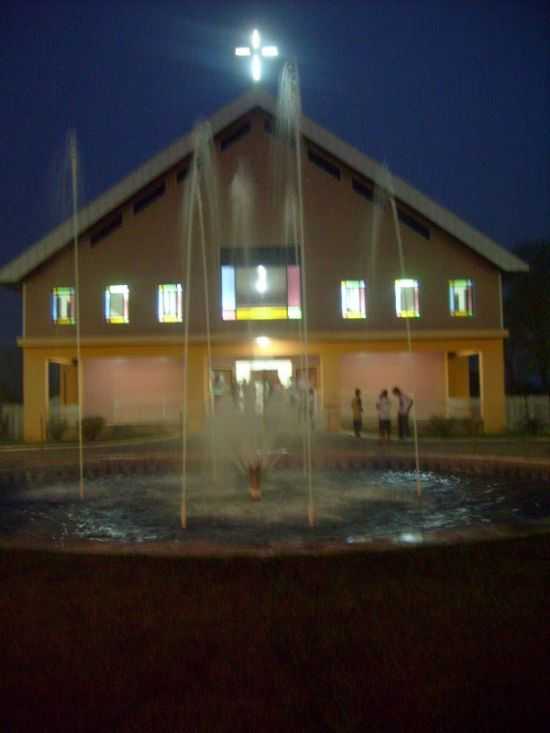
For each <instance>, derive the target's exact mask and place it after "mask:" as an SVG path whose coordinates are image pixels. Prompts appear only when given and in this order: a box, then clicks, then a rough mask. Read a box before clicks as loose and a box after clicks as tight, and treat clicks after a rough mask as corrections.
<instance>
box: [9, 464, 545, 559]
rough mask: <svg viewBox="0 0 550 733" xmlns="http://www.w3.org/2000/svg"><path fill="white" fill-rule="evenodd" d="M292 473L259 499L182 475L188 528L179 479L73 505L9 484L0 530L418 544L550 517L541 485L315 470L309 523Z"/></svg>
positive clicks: (109, 484)
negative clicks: (315, 513) (314, 510)
mask: <svg viewBox="0 0 550 733" xmlns="http://www.w3.org/2000/svg"><path fill="white" fill-rule="evenodd" d="M300 478H301V475H300V473H299V472H292V471H280V472H278V471H274V472H273V474H272V475H271V478H270V479H268V480H266V483H265V488H264V492H263V498H262V501H261V502H251V501H250V500H249V498H248V491H247V487H246V486H245V485H244V484H243V481H242V478H241V477H240V476H238V475H237V474H236V475H235V476H234V477H231V476H224V477H223V482H219V483H215V482H214V483H213V482H211V481H207V480H205V479H204V477H201V476H193V477H190V482H189V525H188V528H187V530H185V531H182V530H181V528H180V525H179V477H178V476H177V475H175V474H174V475H172V476H170V475H166V476H157V477H151V476H120V477H109V478H108V479H107V478H105V479H98V480H95V481H90V482H89V484H88V486H89V491H88V498H87V500H86V501H85V502H81V501H80V500H78V498H75V494H76V496H77V495H78V492H75V487H74V485H70V484H61V483H60V484H55V485H52V486H49V487H34V488H32V489H31V490H21V491H12V492H11V493H8V494H4V495H3V496H2V497H1V498H0V537H1V536H4V537H10V536H11V537H13V536H17V537H30V538H41V539H44V540H49V541H53V542H58V543H64V542H66V541H68V540H70V539H71V538H74V539H82V540H90V541H94V542H114V543H117V542H126V543H150V542H170V541H173V542H176V543H182V544H184V543H188V542H195V541H197V540H200V541H210V542H217V543H228V544H252V545H261V544H269V543H272V542H275V543H280V542H289V543H300V542H304V541H311V540H315V541H336V542H342V543H345V544H348V545H350V544H359V543H364V542H369V541H372V540H375V539H377V538H381V537H388V538H391V539H392V541H394V542H398V543H403V544H419V543H421V542H423V541H424V539H425V536H426V533H430V532H445V531H451V532H452V531H460V529H464V528H472V527H487V526H492V525H495V526H496V525H507V526H515V527H522V526H523V527H524V526H528V525H530V524H532V523H544V522H548V521H550V496H549V492H548V490H547V488H546V487H544V486H543V485H542V484H540V485H537V484H534V483H532V482H523V483H519V482H517V481H514V482H513V483H506V482H505V481H504V480H496V479H495V480H491V481H490V482H488V481H487V479H486V478H480V477H458V476H452V475H446V476H440V475H438V474H435V473H429V472H424V473H422V474H421V477H420V480H421V482H422V487H423V490H422V496H421V497H420V498H419V497H417V496H416V476H415V474H414V472H406V471H358V472H343V473H342V472H336V471H335V472H332V473H330V472H327V473H323V474H318V475H314V478H313V480H314V485H315V492H316V496H317V497H318V509H319V524H318V526H317V527H315V528H310V527H308V526H307V515H306V511H305V506H304V497H303V493H302V492H301V491H299V490H297V489H296V486H297V485H299V484H300Z"/></svg>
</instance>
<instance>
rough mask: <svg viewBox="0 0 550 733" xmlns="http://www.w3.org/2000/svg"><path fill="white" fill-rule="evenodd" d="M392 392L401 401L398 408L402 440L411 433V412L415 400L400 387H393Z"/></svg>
mask: <svg viewBox="0 0 550 733" xmlns="http://www.w3.org/2000/svg"><path fill="white" fill-rule="evenodd" d="M392 394H394V395H395V396H396V397H397V399H398V402H399V406H398V409H397V429H398V433H399V439H400V440H402V439H403V438H408V437H409V436H410V434H411V430H410V427H409V412H410V411H411V407H412V405H413V401H412V399H411V398H410V397H409V395H407V394H405V393H404V392H402V391H401V390H400V389H399V387H394V388H393V389H392Z"/></svg>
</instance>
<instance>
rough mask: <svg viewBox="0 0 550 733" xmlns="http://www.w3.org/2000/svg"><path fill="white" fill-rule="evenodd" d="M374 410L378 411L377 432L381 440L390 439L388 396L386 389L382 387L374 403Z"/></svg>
mask: <svg viewBox="0 0 550 733" xmlns="http://www.w3.org/2000/svg"><path fill="white" fill-rule="evenodd" d="M376 411H377V413H378V434H379V436H380V440H381V441H387V440H389V439H390V433H391V420H390V398H389V397H388V390H387V389H383V390H382V391H381V392H380V394H379V396H378V401H377V403H376Z"/></svg>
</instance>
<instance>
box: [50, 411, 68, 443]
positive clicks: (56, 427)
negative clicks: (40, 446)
mask: <svg viewBox="0 0 550 733" xmlns="http://www.w3.org/2000/svg"><path fill="white" fill-rule="evenodd" d="M65 430H67V421H66V420H65V418H63V417H58V416H54V417H50V418H49V420H48V439H49V440H56V441H58V440H61V438H62V437H63V434H64V433H65Z"/></svg>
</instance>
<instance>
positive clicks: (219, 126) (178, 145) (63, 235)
mask: <svg viewBox="0 0 550 733" xmlns="http://www.w3.org/2000/svg"><path fill="white" fill-rule="evenodd" d="M255 107H260V108H262V109H264V110H265V111H267V112H269V113H270V114H271V115H273V116H275V115H276V102H275V100H274V99H273V97H271V96H270V95H269V94H266V93H265V92H263V91H260V90H256V89H254V90H253V91H251V92H248V93H247V94H244V95H243V96H241V97H239V98H238V99H237V100H236V101H234V102H232V103H231V104H228V105H226V106H225V107H223V108H222V109H220V110H218V111H217V112H216V113H215V114H214V115H213V116H212V117H211V118H210V119H209V122H210V125H211V128H212V134H213V135H216V134H218V133H219V132H221V131H222V130H223V129H225V128H226V127H228V126H229V125H230V124H231V123H232V122H234V121H235V120H237V119H238V118H239V117H242V116H243V115H244V114H246V113H247V112H249V111H250V110H251V109H253V108H255ZM301 130H302V134H303V135H304V136H305V137H306V138H308V139H309V140H310V141H311V142H313V143H315V144H316V145H318V146H319V148H322V149H324V150H326V151H327V152H328V153H330V154H331V155H333V156H334V157H335V158H337V159H339V160H340V161H341V162H342V163H345V164H346V165H347V166H349V167H350V168H352V169H353V170H354V171H356V172H357V173H360V174H362V175H363V176H365V177H366V178H369V179H371V180H372V181H374V182H375V183H378V184H380V185H381V186H383V187H385V186H387V182H388V171H387V169H386V168H385V167H384V166H382V165H381V164H379V163H377V162H376V161H374V160H372V159H371V158H369V157H367V156H366V155H364V154H363V153H361V152H359V151H358V150H356V149H355V148H353V147H352V146H351V145H348V144H347V143H345V142H344V141H343V140H340V139H339V138H337V137H336V136H335V135H333V134H332V133H330V132H329V131H328V130H325V129H324V128H322V127H321V126H320V125H318V124H316V123H315V122H313V120H310V119H309V118H308V117H306V116H305V115H302V121H301ZM192 151H193V135H192V133H188V134H187V135H185V136H184V137H181V138H179V139H178V140H176V141H175V142H174V143H172V145H170V146H169V147H167V148H166V149H165V150H163V151H161V152H160V153H158V154H157V155H155V156H154V157H153V158H150V159H149V160H148V161H146V162H145V163H143V165H141V166H139V168H136V170H134V171H133V172H132V173H130V174H129V175H128V176H126V177H125V178H123V179H122V180H121V181H120V182H119V183H117V184H115V185H114V186H112V187H111V188H110V189H108V190H107V191H106V192H105V193H103V194H102V195H101V196H99V197H98V198H97V199H95V200H94V201H92V202H91V203H90V204H88V205H87V206H85V207H84V208H82V209H80V211H79V213H78V229H79V234H81V233H83V232H84V231H86V230H87V229H89V228H90V227H92V226H93V225H94V224H96V223H97V222H98V221H100V220H101V219H103V218H104V217H105V216H106V215H108V214H109V213H110V212H112V211H113V210H114V209H116V208H118V207H119V206H121V205H122V204H123V203H124V202H125V201H127V200H128V199H129V198H130V197H131V196H133V195H135V194H136V193H138V192H139V191H140V190H141V189H143V188H144V187H145V186H147V185H148V184H149V183H150V182H151V181H152V180H154V179H155V178H158V177H159V176H161V175H162V174H163V173H165V172H166V171H167V170H169V169H170V168H172V167H173V166H175V165H177V163H178V162H180V161H181V160H183V159H184V158H186V157H187V156H189V155H190V154H191V153H192ZM391 184H392V188H393V194H394V196H395V197H396V199H398V200H400V201H402V202H403V203H405V204H406V205H408V206H409V207H410V208H412V209H414V210H415V211H417V212H418V213H419V214H422V215H423V216H424V217H426V219H428V220H429V221H431V222H433V223H434V224H436V225H437V226H439V227H440V228H441V229H443V230H445V231H447V232H448V233H450V234H452V235H453V236H454V237H456V238H457V239H458V240H459V241H461V242H463V243H464V244H465V245H467V246H468V247H470V248H471V249H472V250H474V251H475V252H477V253H478V254H480V255H481V256H482V257H484V258H485V259H487V260H489V261H490V262H492V263H493V264H494V265H496V267H498V268H500V269H501V270H504V271H505V272H514V271H527V270H528V269H529V267H528V265H527V264H526V263H524V262H523V261H522V260H520V259H519V258H518V257H515V256H514V255H513V254H511V253H510V252H508V250H506V249H504V248H503V247H501V246H499V245H498V244H497V243H496V242H494V241H493V240H492V239H489V237H487V236H485V235H484V234H482V233H481V232H479V231H478V230H476V229H474V228H473V227H471V226H470V225H469V224H467V223H466V222H464V221H462V220H461V219H459V218H458V217H457V216H455V215H454V214H452V213H451V212H450V211H448V210H447V209H445V208H443V207H442V206H439V205H438V204H436V203H435V202H434V201H432V200H431V199H429V198H428V197H427V196H425V195H424V194H422V193H420V192H419V191H417V190H416V189H415V188H413V187H412V186H411V185H409V184H408V183H406V182H405V181H403V180H401V179H400V178H398V177H397V176H394V175H392V176H391ZM72 237H73V222H72V219H71V218H70V219H67V221H65V222H63V223H62V224H60V225H59V226H57V227H56V228H55V229H53V230H52V231H51V232H49V233H48V234H47V235H46V236H45V237H44V238H42V239H40V240H39V241H38V242H36V243H35V244H34V245H32V246H31V247H29V248H28V249H26V250H25V251H24V252H23V253H22V254H21V255H19V256H18V257H16V258H15V259H14V260H12V261H11V262H9V263H7V264H6V265H4V267H2V268H1V269H0V284H4V285H8V284H17V283H20V282H21V281H22V280H24V279H25V277H26V276H27V275H29V274H30V273H31V272H32V271H33V270H34V269H35V268H37V267H38V266H39V265H41V264H42V263H43V262H46V261H47V260H48V259H49V258H50V257H51V256H52V255H54V254H55V253H56V252H58V251H59V250H61V249H62V248H63V247H64V246H66V244H67V243H68V242H70V240H71V239H72Z"/></svg>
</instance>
